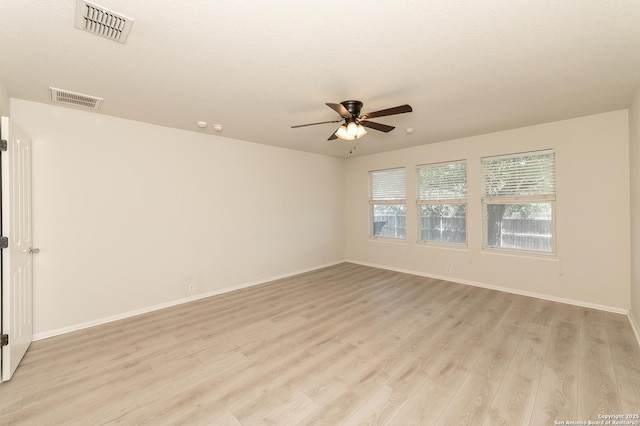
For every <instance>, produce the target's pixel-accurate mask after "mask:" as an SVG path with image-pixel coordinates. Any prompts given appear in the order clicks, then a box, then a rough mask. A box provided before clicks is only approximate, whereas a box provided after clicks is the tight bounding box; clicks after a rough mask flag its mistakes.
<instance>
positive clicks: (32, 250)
mask: <svg viewBox="0 0 640 426" xmlns="http://www.w3.org/2000/svg"><path fill="white" fill-rule="evenodd" d="M22 252H23V253H29V254H38V253H40V249H39V248H34V247H29V248H28V249H26V250H22Z"/></svg>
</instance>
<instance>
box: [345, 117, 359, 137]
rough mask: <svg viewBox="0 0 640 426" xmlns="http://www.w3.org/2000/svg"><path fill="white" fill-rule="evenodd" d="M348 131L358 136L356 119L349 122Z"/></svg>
mask: <svg viewBox="0 0 640 426" xmlns="http://www.w3.org/2000/svg"><path fill="white" fill-rule="evenodd" d="M347 133H348V134H349V136H352V137H356V136H357V135H358V125H357V124H356V122H355V121H349V124H347Z"/></svg>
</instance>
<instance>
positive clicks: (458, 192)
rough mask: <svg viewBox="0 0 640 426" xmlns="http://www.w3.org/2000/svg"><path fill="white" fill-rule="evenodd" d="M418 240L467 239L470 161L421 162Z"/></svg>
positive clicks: (463, 240)
mask: <svg viewBox="0 0 640 426" xmlns="http://www.w3.org/2000/svg"><path fill="white" fill-rule="evenodd" d="M417 204H418V213H419V215H418V222H419V223H418V233H419V236H418V240H419V241H425V242H439V243H453V244H466V243H467V163H466V162H464V161H456V162H451V163H439V164H427V165H424V166H418V199H417Z"/></svg>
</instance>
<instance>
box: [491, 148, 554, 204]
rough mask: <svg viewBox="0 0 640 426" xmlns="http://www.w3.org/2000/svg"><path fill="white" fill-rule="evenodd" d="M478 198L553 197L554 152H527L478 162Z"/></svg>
mask: <svg viewBox="0 0 640 426" xmlns="http://www.w3.org/2000/svg"><path fill="white" fill-rule="evenodd" d="M482 167H483V185H482V196H483V197H491V198H494V197H495V198H501V197H527V196H532V197H535V198H538V197H540V196H549V195H555V192H556V174H555V170H556V168H555V153H554V152H553V151H539V152H530V153H523V154H516V155H509V156H501V157H487V158H484V159H483V160H482Z"/></svg>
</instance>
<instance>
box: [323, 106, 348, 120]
mask: <svg viewBox="0 0 640 426" xmlns="http://www.w3.org/2000/svg"><path fill="white" fill-rule="evenodd" d="M325 105H326V106H328V107H329V108H331V109H332V110H334V111H335V112H337V113H338V114H340V116H341V117H344V118H351V113H350V112H349V110H347V109H346V108H345V107H344V105H342V104H325Z"/></svg>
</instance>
